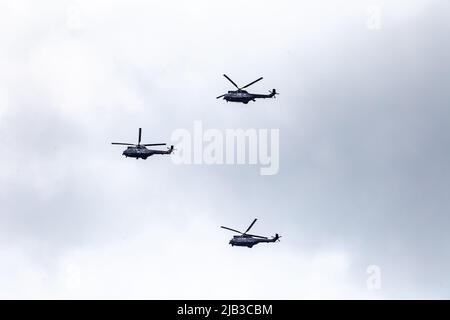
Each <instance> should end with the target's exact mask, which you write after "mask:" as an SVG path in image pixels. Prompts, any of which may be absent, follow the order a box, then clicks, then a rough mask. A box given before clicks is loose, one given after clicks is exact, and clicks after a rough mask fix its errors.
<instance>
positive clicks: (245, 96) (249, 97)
mask: <svg viewBox="0 0 450 320" xmlns="http://www.w3.org/2000/svg"><path fill="white" fill-rule="evenodd" d="M223 76H224V77H225V78H227V79H228V81H230V82H231V83H232V84H233V85H234V86H235V87H236V88H237V90H235V91H228V93H225V94H223V95H221V96H218V97H217V98H216V99H219V98H222V97H223V99H224V100H226V101H227V102H228V101H231V102H242V103H244V104H247V103H248V102H249V101H256V100H255V99H266V98H274V97H275V95H277V94H278V93H277V91H276V90H275V89H272V91H269V92H270V93H269V94H255V93H248V92H247V91H245V90H242V89H245V88H247V87H250V86H251V85H252V84H254V83H256V82H258V81H260V80H262V79H263V77H261V78H259V79H256V80H255V81H253V82H250V83H249V84H248V85H246V86H243V87H242V88H239V87H238V85H237V84H236V83H234V81H233V80H231V79H230V78H229V77H228V76H227V75H226V74H224V75H223Z"/></svg>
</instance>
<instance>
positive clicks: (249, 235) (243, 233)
mask: <svg viewBox="0 0 450 320" xmlns="http://www.w3.org/2000/svg"><path fill="white" fill-rule="evenodd" d="M256 220H258V219H255V220H253V222H252V223H251V224H250V226H249V227H248V228H247V230H245V232H241V231H238V230H235V229H231V228H228V227H224V226H220V227H221V228H223V229H227V230H230V231H234V232H237V233H240V234H241V235H242V236H243V237H254V238H261V239H268V238H267V237H263V236H257V235H254V234H249V233H247V232H249V231H250V229H251V228H252V227H253V225H254V224H255V222H256Z"/></svg>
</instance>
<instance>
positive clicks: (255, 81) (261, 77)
mask: <svg viewBox="0 0 450 320" xmlns="http://www.w3.org/2000/svg"><path fill="white" fill-rule="evenodd" d="M262 79H263V77H261V78H259V79H256V80H255V81H253V82H250V83H249V84H248V85H246V86H244V87H242V88H240V89H245V88H247V87H250V86H251V85H252V84H254V83H256V82H258V81H260V80H262Z"/></svg>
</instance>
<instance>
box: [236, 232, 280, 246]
mask: <svg viewBox="0 0 450 320" xmlns="http://www.w3.org/2000/svg"><path fill="white" fill-rule="evenodd" d="M278 238H279V236H278V234H277V235H275V237H273V238H272V239H261V238H254V237H252V236H247V235H245V236H234V237H233V239H231V240H230V242H229V244H231V245H232V246H238V247H248V248H251V247H253V246H254V245H256V244H258V243H261V242H275V241H277V240H278Z"/></svg>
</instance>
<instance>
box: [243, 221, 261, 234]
mask: <svg viewBox="0 0 450 320" xmlns="http://www.w3.org/2000/svg"><path fill="white" fill-rule="evenodd" d="M256 220H258V219H255V220H253V222H252V224H251V225H250V226H249V227H248V228H247V230H246V231H245V232H244V233H247V232H249V231H250V229H251V228H252V227H253V225H254V224H255V222H256Z"/></svg>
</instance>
